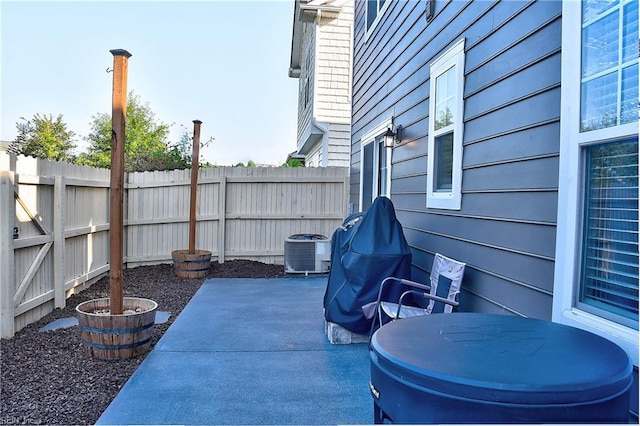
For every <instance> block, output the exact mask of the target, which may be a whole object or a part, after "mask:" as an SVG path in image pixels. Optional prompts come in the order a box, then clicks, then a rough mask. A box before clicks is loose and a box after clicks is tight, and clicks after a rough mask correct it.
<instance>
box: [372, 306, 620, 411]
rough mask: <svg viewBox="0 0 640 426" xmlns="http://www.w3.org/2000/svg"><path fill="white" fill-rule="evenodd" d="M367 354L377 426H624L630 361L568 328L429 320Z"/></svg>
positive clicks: (529, 322) (479, 319) (452, 317)
mask: <svg viewBox="0 0 640 426" xmlns="http://www.w3.org/2000/svg"><path fill="white" fill-rule="evenodd" d="M370 354H371V384H370V387H371V393H372V394H373V398H374V421H375V423H382V422H383V421H384V420H385V419H386V420H389V421H391V422H394V423H567V422H570V423H618V422H620V423H626V422H627V421H628V415H629V398H630V389H631V383H632V363H631V360H630V359H629V357H628V356H627V354H626V353H625V352H624V351H623V350H622V349H621V348H620V347H619V346H617V345H616V344H614V343H612V342H610V341H609V340H607V339H604V338H602V337H600V336H597V335H595V334H593V333H589V332H586V331H583V330H579V329H576V328H573V327H568V326H565V325H561V324H556V323H552V322H548V321H542V320H534V319H526V318H520V317H515V316H507V315H490V314H476V313H453V314H435V315H429V316H422V317H414V318H407V319H402V320H398V321H394V322H391V323H388V324H386V325H384V326H383V327H381V328H380V329H378V330H377V331H376V333H375V334H374V335H373V336H372V339H371V349H370Z"/></svg>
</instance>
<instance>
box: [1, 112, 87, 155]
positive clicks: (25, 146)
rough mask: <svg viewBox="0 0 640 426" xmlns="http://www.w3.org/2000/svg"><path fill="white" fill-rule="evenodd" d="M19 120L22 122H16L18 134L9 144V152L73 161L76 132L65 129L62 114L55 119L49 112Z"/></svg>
mask: <svg viewBox="0 0 640 426" xmlns="http://www.w3.org/2000/svg"><path fill="white" fill-rule="evenodd" d="M20 120H22V122H18V123H16V128H17V129H18V136H16V139H15V141H13V142H11V144H10V145H9V148H8V151H9V152H11V153H12V154H22V155H27V156H31V157H36V158H44V159H47V160H55V161H66V162H71V161H73V159H74V156H73V149H74V148H75V147H76V145H75V144H74V138H75V136H76V134H75V133H74V132H72V131H70V130H67V125H66V123H65V122H64V121H62V114H60V115H58V117H57V118H56V119H54V118H53V115H51V114H49V115H48V116H47V115H40V114H36V115H34V116H33V118H32V119H31V120H27V119H26V118H24V117H20Z"/></svg>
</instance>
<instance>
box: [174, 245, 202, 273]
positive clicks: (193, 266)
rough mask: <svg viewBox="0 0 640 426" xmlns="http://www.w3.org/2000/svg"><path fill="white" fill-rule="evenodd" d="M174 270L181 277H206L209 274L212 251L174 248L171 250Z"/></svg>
mask: <svg viewBox="0 0 640 426" xmlns="http://www.w3.org/2000/svg"><path fill="white" fill-rule="evenodd" d="M171 258H172V259H173V270H174V272H175V274H176V276H177V277H180V278H204V277H206V276H207V275H208V274H209V267H210V266H211V252H210V251H208V250H195V252H194V253H189V250H174V251H172V252H171Z"/></svg>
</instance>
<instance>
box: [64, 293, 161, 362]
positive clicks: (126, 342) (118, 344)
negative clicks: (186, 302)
mask: <svg viewBox="0 0 640 426" xmlns="http://www.w3.org/2000/svg"><path fill="white" fill-rule="evenodd" d="M123 307H124V311H125V313H123V314H120V315H111V314H108V313H101V312H103V311H108V310H109V299H108V298H103V299H93V300H89V301H87V302H84V303H81V304H79V305H78V306H77V307H76V315H77V317H78V325H79V327H80V332H81V341H82V343H83V348H84V351H85V353H87V354H88V355H90V356H92V357H93V358H98V359H103V360H106V361H116V360H119V359H128V358H133V357H136V356H139V355H142V354H144V353H146V352H147V351H148V350H149V346H150V345H151V338H152V337H153V324H154V323H155V318H156V310H157V308H158V304H157V303H156V302H154V301H153V300H149V299H142V298H138V297H125V298H124V300H123ZM127 311H133V312H127Z"/></svg>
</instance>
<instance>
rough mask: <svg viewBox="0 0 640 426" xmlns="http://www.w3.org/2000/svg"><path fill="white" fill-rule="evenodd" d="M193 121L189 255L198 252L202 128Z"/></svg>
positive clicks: (199, 122)
mask: <svg viewBox="0 0 640 426" xmlns="http://www.w3.org/2000/svg"><path fill="white" fill-rule="evenodd" d="M201 125H202V121H200V120H193V147H192V154H191V198H190V200H189V201H190V203H189V254H194V253H195V252H196V202H197V199H198V167H199V165H200V161H199V159H200V126H201Z"/></svg>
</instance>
